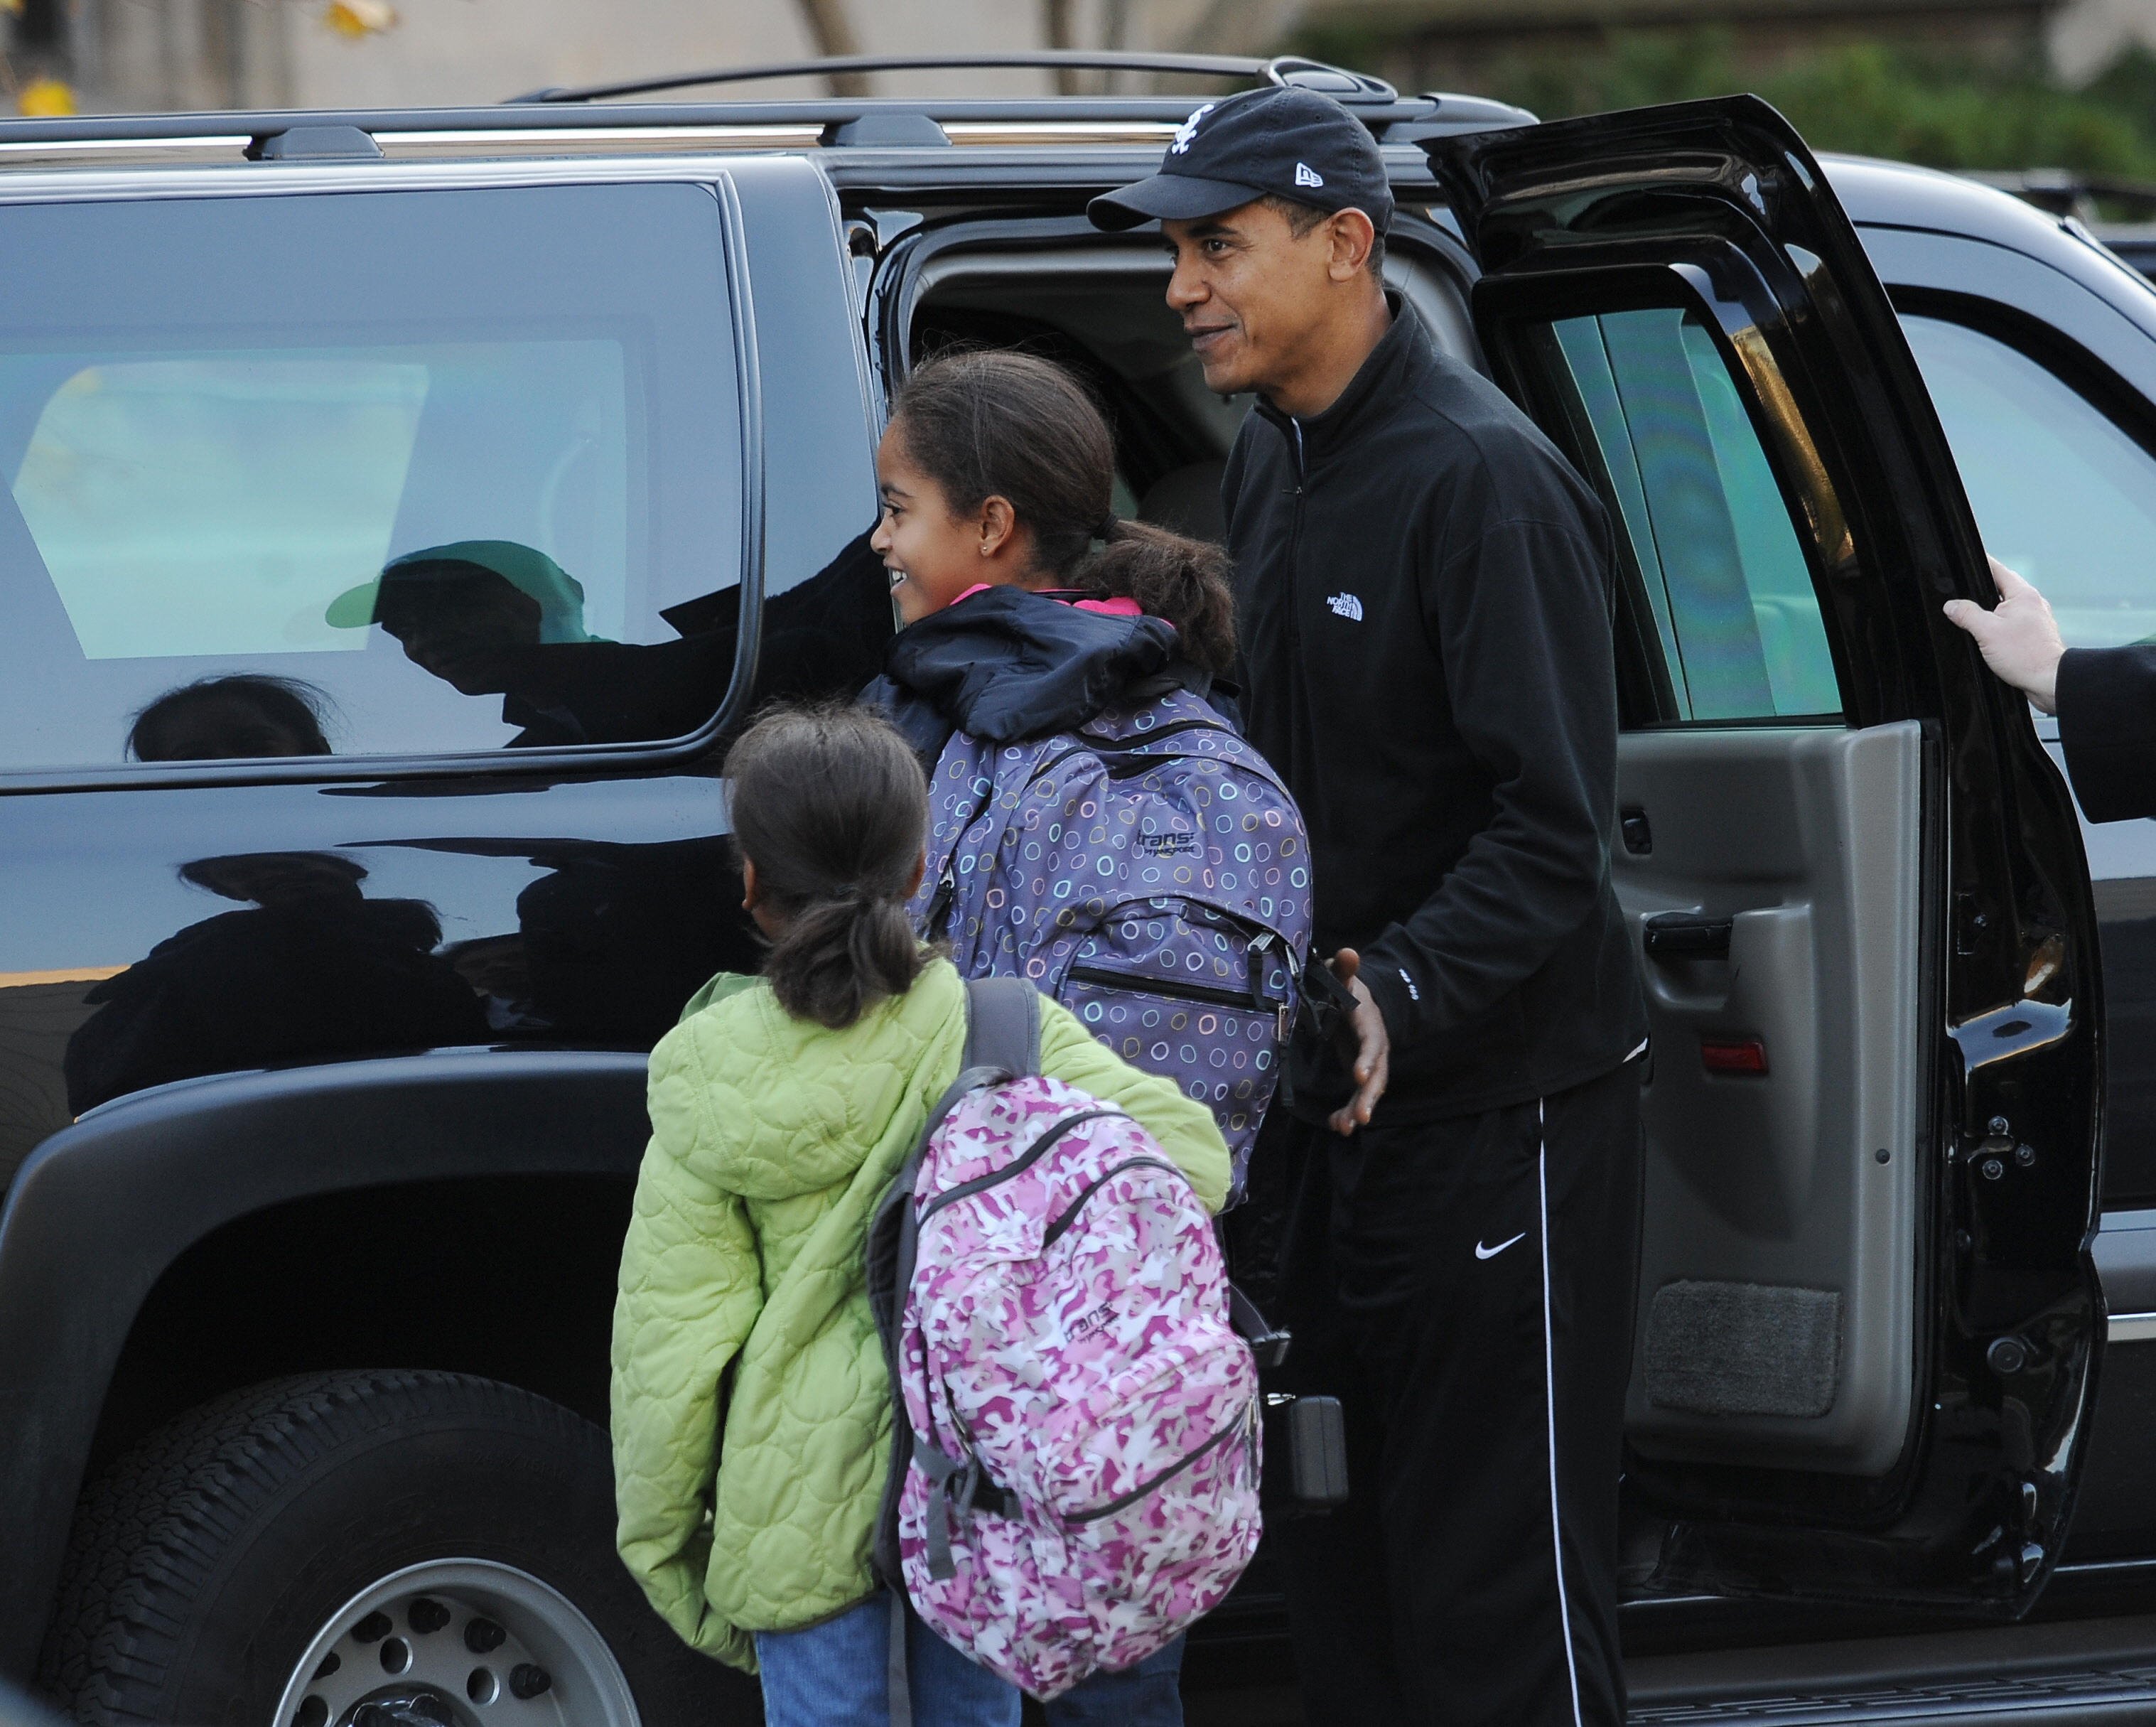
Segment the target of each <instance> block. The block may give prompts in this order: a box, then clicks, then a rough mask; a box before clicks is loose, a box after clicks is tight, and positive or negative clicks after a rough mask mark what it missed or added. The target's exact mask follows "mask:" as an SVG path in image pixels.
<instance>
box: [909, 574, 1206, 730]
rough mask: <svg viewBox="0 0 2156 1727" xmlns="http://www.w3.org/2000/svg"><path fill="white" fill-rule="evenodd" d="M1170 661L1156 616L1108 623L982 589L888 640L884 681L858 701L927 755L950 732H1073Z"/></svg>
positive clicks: (1171, 649)
mask: <svg viewBox="0 0 2156 1727" xmlns="http://www.w3.org/2000/svg"><path fill="white" fill-rule="evenodd" d="M1175 661H1176V635H1175V627H1174V625H1173V624H1169V623H1168V622H1167V621H1166V620H1165V619H1160V618H1150V617H1137V618H1120V617H1111V616H1106V615H1104V614H1101V613H1099V612H1086V611H1080V610H1079V609H1077V608H1076V607H1075V606H1070V605H1063V604H1058V603H1057V602H1056V601H1055V600H1053V599H1049V598H1048V597H1047V596H1046V595H1045V594H1029V593H1028V592H1027V591H1026V590H1025V589H1022V588H991V589H988V591H987V592H986V593H983V594H974V595H973V596H972V597H971V598H970V599H963V600H961V601H960V602H958V603H957V604H956V605H952V606H947V607H946V608H945V609H943V610H942V611H940V612H937V613H934V614H932V615H931V616H928V617H926V618H923V619H921V621H920V622H919V623H917V624H910V625H909V626H907V627H906V629H904V630H901V631H900V632H899V633H898V634H897V635H896V636H894V637H892V639H891V645H890V647H889V649H888V650H886V651H885V656H884V677H883V679H881V680H880V681H879V684H878V685H871V686H870V690H869V691H868V692H867V697H866V699H870V700H873V701H875V702H877V704H878V705H880V706H881V707H884V708H885V711H886V712H891V714H892V715H893V717H894V718H896V720H897V721H898V722H899V726H900V729H901V731H903V732H906V736H907V738H908V739H909V741H911V742H912V743H913V744H914V747H915V748H916V749H920V750H921V751H922V752H923V753H925V754H926V753H930V752H929V751H928V750H927V745H928V744H930V743H934V745H935V749H936V751H937V752H940V750H941V749H942V739H944V738H948V737H949V735H950V728H951V727H956V728H957V729H958V730H959V731H962V732H968V733H970V734H971V735H973V737H976V738H986V739H988V741H990V742H992V743H1014V742H1016V741H1017V740H1018V739H1020V738H1035V737H1039V736H1041V735H1043V734H1045V733H1047V732H1068V731H1071V730H1074V729H1075V727H1079V726H1081V725H1083V724H1084V723H1085V722H1086V721H1087V720H1090V719H1091V718H1092V717H1093V716H1094V715H1095V714H1096V713H1098V712H1100V711H1101V709H1102V708H1104V707H1108V706H1109V705H1110V704H1111V703H1113V702H1118V701H1126V700H1129V699H1131V697H1132V692H1133V691H1135V690H1137V689H1138V688H1142V687H1143V686H1145V684H1146V683H1147V681H1148V680H1150V679H1152V678H1153V677H1154V676H1156V675H1158V674H1161V673H1164V672H1167V671H1169V670H1170V669H1171V666H1172V664H1173V663H1174V662H1175ZM880 686H887V687H880ZM909 698H910V699H909ZM921 708H925V709H926V710H927V713H926V714H924V713H922V712H920V711H919V710H920V709H921ZM909 709H911V710H912V712H909V711H908V710H909ZM930 715H932V716H933V720H931V719H930V718H929V716H930ZM939 722H940V727H941V737H940V738H939V737H937V736H936V735H935V734H936V732H937V727H938V723H939Z"/></svg>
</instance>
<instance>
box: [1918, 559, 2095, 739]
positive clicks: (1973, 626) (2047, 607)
mask: <svg viewBox="0 0 2156 1727" xmlns="http://www.w3.org/2000/svg"><path fill="white" fill-rule="evenodd" d="M1991 579H1992V580H1993V581H1994V582H1996V583H1998V584H1999V604H1997V605H1995V606H1994V607H1993V608H1992V609H1990V610H1989V611H1988V612H1987V611H1986V610H1984V608H1983V607H1982V606H1980V605H1979V604H1977V603H1976V602H1975V601H1974V600H1973V599H1950V600H1948V602H1947V604H1946V614H1947V617H1948V620H1949V621H1950V622H1952V623H1954V624H1958V625H1959V626H1960V627H1961V628H1962V629H1963V630H1967V631H1968V632H1969V634H1970V635H1973V636H1974V637H1975V638H1976V645H1977V646H1978V647H1979V649H1980V650H1982V651H1983V654H1984V664H1985V665H1987V666H1989V667H1990V668H1991V670H1992V671H1993V672H1994V675H1996V676H1998V677H1999V679H2000V681H2003V682H2005V683H2009V684H2011V685H2012V686H2014V687H2015V689H2017V690H2019V691H2020V692H2021V693H2022V694H2023V695H2025V696H2027V697H2028V698H2029V699H2030V701H2031V702H2035V704H2036V706H2037V707H2039V708H2040V709H2041V710H2042V711H2043V712H2046V713H2056V712H2058V711H2059V697H2058V690H2059V661H2060V660H2061V657H2063V656H2064V655H2065V653H2066V643H2065V642H2064V641H2063V640H2061V638H2060V635H2059V626H2058V624H2057V623H2056V621H2054V619H2052V616H2051V602H2050V601H2048V600H2046V599H2045V598H2044V596H2043V595H2042V594H2039V593H2038V592H2037V591H2036V590H2035V589H2034V588H2032V587H2030V584H2029V583H2026V582H2025V581H2023V580H2022V579H2021V578H2020V577H2019V576H2017V575H2015V573H2014V572H2013V571H2012V570H2010V569H2009V568H2007V567H2006V566H2005V564H2003V563H2000V562H1999V560H1998V559H1997V558H1993V559H1992V560H1991Z"/></svg>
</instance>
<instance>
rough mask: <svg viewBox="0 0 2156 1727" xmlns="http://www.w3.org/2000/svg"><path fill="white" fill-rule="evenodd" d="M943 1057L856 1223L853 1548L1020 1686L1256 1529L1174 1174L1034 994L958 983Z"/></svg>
mask: <svg viewBox="0 0 2156 1727" xmlns="http://www.w3.org/2000/svg"><path fill="white" fill-rule="evenodd" d="M967 995H968V1038H967V1046H966V1054H965V1056H964V1057H963V1059H962V1063H961V1072H960V1073H959V1076H958V1077H957V1080H956V1082H954V1083H953V1084H952V1087H950V1089H949V1091H948V1092H946V1093H945V1095H944V1097H942V1100H941V1101H940V1102H939V1103H938V1104H937V1107H936V1108H935V1109H934V1110H933V1111H932V1112H931V1113H930V1116H929V1118H928V1122H927V1126H926V1127H925V1128H924V1129H923V1131H922V1134H921V1140H920V1142H919V1144H917V1146H916V1149H915V1151H914V1153H913V1154H912V1156H911V1158H910V1159H908V1160H907V1162H906V1165H905V1167H904V1169H902V1170H901V1172H900V1174H899V1175H898V1176H897V1178H896V1180H894V1181H893V1183H892V1185H891V1188H890V1189H889V1190H888V1191H887V1192H886V1193H885V1197H884V1199H883V1200H882V1201H881V1202H880V1205H879V1207H878V1209H877V1211H876V1214H875V1218H874V1219H873V1221H871V1224H870V1231H869V1240H868V1251H867V1261H868V1265H867V1272H868V1291H869V1298H870V1306H871V1308H873V1309H874V1311H875V1315H876V1322H877V1329H878V1331H879V1332H880V1334H881V1337H882V1339H883V1344H884V1355H885V1363H886V1365H887V1366H888V1367H889V1370H890V1373H891V1388H892V1392H893V1401H892V1422H891V1428H892V1442H893V1444H892V1452H891V1470H890V1473H889V1476H888V1478H886V1482H885V1492H884V1502H883V1514H882V1517H881V1519H880V1522H879V1524H878V1534H877V1538H876V1543H875V1565H876V1570H877V1571H878V1573H879V1574H880V1575H881V1576H882V1577H884V1578H885V1580H886V1581H888V1582H890V1583H891V1584H893V1585H902V1591H901V1590H899V1589H894V1591H893V1595H892V1600H893V1604H894V1619H895V1623H894V1625H893V1637H892V1648H893V1661H892V1664H891V1665H892V1685H891V1698H892V1719H894V1721H899V1720H904V1719H910V1716H909V1715H908V1714H907V1713H906V1681H905V1667H904V1650H905V1647H906V1644H905V1636H904V1631H905V1621H904V1613H905V1601H906V1599H910V1600H911V1603H912V1606H913V1610H914V1611H916V1612H917V1613H918V1614H919V1615H920V1616H921V1618H922V1619H923V1620H924V1621H926V1622H927V1624H928V1625H929V1626H930V1627H932V1629H933V1630H934V1631H935V1632H937V1634H938V1635H939V1636H941V1637H942V1638H943V1639H944V1641H945V1642H948V1643H950V1644H952V1645H953V1646H954V1647H957V1648H959V1649H961V1650H963V1651H964V1652H966V1653H968V1655H970V1656H971V1657H972V1658H973V1659H974V1660H975V1661H977V1662H978V1663H981V1664H982V1665H983V1666H984V1667H986V1668H989V1669H990V1670H991V1671H993V1672H994V1673H998V1674H999V1675H1001V1676H1002V1677H1003V1678H1006V1679H1009V1681H1011V1682H1012V1683H1014V1684H1016V1685H1018V1686H1019V1687H1020V1688H1023V1689H1024V1690H1026V1691H1028V1692H1030V1693H1031V1694H1033V1695H1034V1696H1036V1697H1039V1698H1044V1699H1045V1698H1051V1697H1055V1696H1057V1695H1059V1694H1061V1693H1062V1692H1064V1691H1066V1690H1068V1689H1069V1688H1070V1687H1071V1686H1073V1685H1075V1684H1076V1683H1078V1682H1079V1681H1080V1680H1081V1679H1083V1678H1086V1676H1087V1675H1089V1674H1090V1673H1094V1672H1096V1671H1098V1670H1100V1669H1102V1668H1107V1669H1120V1668H1128V1667H1130V1666H1132V1665H1133V1664H1134V1663H1137V1662H1139V1661H1142V1660H1143V1659H1144V1658H1146V1657H1147V1655H1150V1654H1152V1652H1154V1651H1155V1650H1157V1649H1159V1648H1161V1647H1163V1646H1164V1645H1165V1644H1166V1643H1167V1642H1168V1641H1169V1640H1170V1639H1171V1638H1173V1637H1174V1636H1175V1635H1176V1634H1177V1633H1178V1632H1180V1631H1182V1630H1183V1628H1184V1627H1187V1626H1188V1625H1189V1624H1190V1623H1191V1622H1193V1621H1194V1620H1195V1619H1197V1618H1198V1617H1199V1616H1200V1615H1201V1614H1204V1613H1205V1612H1207V1611H1210V1610H1211V1609H1212V1608H1213V1607H1214V1606H1217V1605H1218V1604H1219V1601H1221V1599H1222V1598H1223V1597H1224V1596H1226V1594H1227V1593H1228V1591H1229V1589H1230V1588H1231V1587H1233V1586H1234V1584H1235V1580H1236V1579H1237V1577H1239V1576H1240V1575H1241V1573H1242V1571H1243V1569H1244V1567H1245V1565H1248V1564H1249V1563H1250V1558H1251V1555H1253V1554H1255V1552H1256V1550H1257V1545H1258V1535H1259V1530H1260V1519H1259V1510H1258V1478H1259V1472H1260V1437H1259V1406H1258V1374H1257V1368H1256V1365H1255V1362H1254V1360H1253V1359H1252V1355H1251V1350H1250V1346H1249V1345H1248V1344H1246V1343H1245V1341H1244V1339H1243V1338H1242V1336H1240V1335H1239V1334H1238V1328H1237V1324H1236V1320H1237V1319H1238V1318H1240V1315H1238V1314H1237V1313H1235V1311H1234V1298H1232V1297H1231V1294H1230V1292H1229V1286H1228V1279H1227V1273H1226V1269H1225V1267H1224V1265H1223V1263H1222V1260H1221V1256H1220V1250H1219V1245H1218V1243H1217V1241H1215V1239H1214V1233H1213V1230H1212V1226H1211V1222H1210V1220H1209V1219H1208V1217H1207V1216H1206V1214H1205V1209H1204V1205H1202V1204H1201V1203H1200V1202H1199V1199H1198V1197H1197V1195H1195V1194H1194V1193H1193V1191H1192V1190H1191V1187H1190V1184H1189V1182H1188V1180H1186V1179H1185V1178H1184V1176H1183V1172H1182V1171H1181V1170H1180V1169H1178V1168H1177V1167H1176V1166H1175V1164H1173V1163H1172V1162H1170V1161H1169V1159H1168V1157H1167V1155H1166V1154H1164V1153H1163V1151H1162V1150H1161V1149H1160V1147H1159V1146H1158V1144H1156V1143H1155V1142H1154V1141H1153V1139H1152V1137H1151V1136H1150V1135H1149V1134H1148V1133H1147V1132H1146V1131H1145V1129H1144V1128H1142V1127H1140V1126H1139V1125H1138V1123H1137V1122H1135V1121H1134V1120H1132V1118H1130V1117H1129V1116H1127V1115H1126V1114H1124V1113H1122V1111H1120V1110H1117V1109H1115V1108H1111V1107H1110V1106H1108V1105H1106V1104H1104V1103H1101V1101H1100V1100H1099V1099H1097V1098H1096V1097H1090V1096H1088V1095H1087V1094H1086V1093H1085V1092H1081V1091H1078V1090H1077V1089H1075V1087H1071V1086H1069V1085H1066V1084H1065V1083H1064V1082H1062V1081H1060V1080H1057V1079H1052V1078H1049V1077H1044V1076H1043V1075H1042V1074H1041V1073H1040V1072H1039V996H1038V995H1036V994H1035V993H1034V990H1033V989H1031V987H1030V986H1029V985H1028V984H1025V983H1024V982H1023V981H1022V980H1019V979H1012V978H998V979H988V980H986V981H981V982H975V983H973V984H968V986H967Z"/></svg>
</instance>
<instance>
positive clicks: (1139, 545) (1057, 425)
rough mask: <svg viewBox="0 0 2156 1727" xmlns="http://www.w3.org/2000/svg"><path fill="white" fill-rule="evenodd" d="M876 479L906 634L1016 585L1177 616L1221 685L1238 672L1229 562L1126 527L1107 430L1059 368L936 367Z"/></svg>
mask: <svg viewBox="0 0 2156 1727" xmlns="http://www.w3.org/2000/svg"><path fill="white" fill-rule="evenodd" d="M876 481H877V485H878V487H879V490H880V493H881V496H882V500H883V516H882V519H881V520H880V522H878V523H877V524H876V531H875V536H874V537H873V538H872V539H871V541H870V544H871V545H873V546H874V547H875V551H876V552H877V553H878V555H880V557H881V558H882V559H883V561H884V566H885V568H887V569H888V570H889V571H890V572H891V594H892V598H893V600H894V601H895V603H896V606H897V609H898V615H899V619H900V621H901V624H906V625H911V624H917V623H919V622H921V620H922V619H925V618H928V617H931V616H932V615H934V614H937V613H938V612H941V611H942V610H943V609H945V608H946V607H947V606H951V605H953V604H957V602H958V601H960V600H962V599H970V598H971V597H972V596H973V594H975V593H977V592H978V591H979V590H980V589H983V588H1019V589H1026V590H1029V591H1030V592H1032V593H1035V594H1045V595H1047V596H1049V597H1050V598H1052V599H1058V600H1062V601H1064V602H1065V603H1066V604H1075V605H1078V606H1079V607H1081V608H1082V609H1085V610H1087V611H1093V612H1102V613H1106V614H1109V615H1111V616H1116V617H1128V618H1137V617H1139V616H1141V615H1144V616H1151V617H1154V618H1159V619H1164V620H1165V621H1166V622H1167V623H1168V624H1172V625H1173V626H1174V630H1175V635H1176V645H1177V651H1178V655H1180V657H1182V658H1183V659H1184V660H1187V661H1188V662H1189V663H1190V664H1191V665H1193V666H1196V667H1198V668H1199V669H1200V670H1201V671H1203V672H1204V674H1205V675H1206V676H1207V678H1208V679H1209V680H1211V679H1217V678H1220V677H1224V676H1226V675H1227V673H1228V671H1229V667H1230V666H1232V665H1233V664H1234V663H1235V601H1234V599H1233V598H1232V596H1231V594H1230V593H1229V587H1228V560H1227V557H1226V555H1225V554H1224V553H1222V552H1221V550H1220V549H1219V547H1217V546H1211V545H1208V544H1206V543H1205V542H1203V541H1201V540H1191V539H1185V538H1184V537H1183V536H1181V535H1180V534H1174V533H1170V532H1168V530H1167V529H1165V528H1162V527H1153V526H1152V524H1150V523H1148V522H1126V521H1123V520H1122V519H1121V518H1119V517H1116V514H1115V513H1114V511H1113V510H1112V508H1111V504H1110V500H1111V495H1112V492H1113V489H1114V486H1115V442H1114V439H1113V438H1112V437H1111V434H1110V433H1109V430H1108V423H1107V421H1106V419H1105V418H1103V416H1102V415H1101V410H1100V409H1098V408H1097V407H1096V406H1095V405H1094V403H1093V400H1092V398H1091V397H1090V396H1089V395H1087V394H1086V391H1085V388H1083V386H1081V384H1080V383H1078V381H1077V380H1076V379H1075V378H1073V377H1071V376H1070V373H1067V372H1065V371H1064V370H1063V369H1062V368H1060V367H1058V366H1054V365H1051V364H1050V363H1049V362H1047V361H1045V360H1039V359H1035V358H1034V357H1031V356H1030V355H1027V354H1017V353H1011V352H1006V351H1004V350H1000V349H985V350H980V351H975V352H961V353H955V354H947V355H944V356H942V357H940V358H937V359H934V360H931V361H930V362H928V363H927V364H926V365H924V366H922V367H921V368H920V369H919V370H917V371H916V372H915V373H914V374H913V375H912V377H911V378H909V379H907V380H906V384H905V386H904V387H903V388H901V390H900V391H899V393H898V397H897V399H896V402H895V403H893V404H892V409H891V425H890V429H888V430H886V431H885V434H884V436H883V443H882V445H881V447H880V449H879V450H877V452H876ZM1096 546H1097V549H1096Z"/></svg>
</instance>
